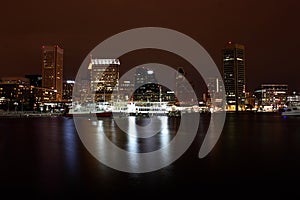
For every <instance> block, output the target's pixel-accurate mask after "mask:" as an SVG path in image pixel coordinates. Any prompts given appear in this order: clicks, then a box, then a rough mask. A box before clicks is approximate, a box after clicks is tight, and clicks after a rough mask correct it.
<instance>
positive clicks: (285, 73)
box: [0, 0, 300, 91]
mask: <svg viewBox="0 0 300 200" xmlns="http://www.w3.org/2000/svg"><path fill="white" fill-rule="evenodd" d="M299 9H300V3H299V1H298V0H286V1H277V0H226V1H223V0H206V1H202V0H192V1H189V0H187V1H179V0H164V1H162V0H152V1H141V0H84V1H74V0H72V1H63V0H51V1H41V0H27V1H23V0H19V1H4V2H1V12H0V15H1V18H0V21H1V23H0V26H1V32H0V41H1V42H0V55H1V60H0V66H1V68H0V77H3V76H23V75H25V74H41V46H42V45H47V44H58V45H59V46H60V47H62V48H63V49H64V77H65V79H74V78H75V75H76V73H77V70H78V68H79V67H80V65H81V62H82V61H83V59H84V58H85V57H86V56H87V55H88V53H89V52H90V51H91V50H92V49H93V48H94V47H95V46H96V45H97V44H99V43H100V42H102V41H103V40H105V39H106V38H108V37H110V36H112V35H114V34H117V33H119V32H121V31H125V30H127V29H132V28H137V27H146V26H156V27H165V28H170V29H174V30H177V31H180V32H182V33H184V34H186V35H188V36H190V37H192V38H193V39H195V40H196V41H197V42H198V43H199V44H201V45H202V46H203V47H204V48H205V49H206V50H207V51H208V53H209V54H210V55H211V57H212V58H213V60H214V61H215V63H216V64H217V66H218V67H219V68H220V69H221V49H222V48H223V47H224V45H225V44H226V42H227V41H232V42H236V43H241V44H244V45H245V48H246V59H247V61H246V76H247V86H246V87H247V90H253V89H254V88H256V87H258V86H259V85H260V84H262V83H287V84H289V88H290V89H291V90H294V89H295V90H298V91H300V85H299V84H298V83H299V80H300V76H299V68H300V62H299V52H300V51H299V47H300V39H299V37H300V28H299V19H300V12H299ZM135 59H139V58H137V57H135ZM146 60H147V59H145V58H143V61H146ZM132 63H135V61H133V62H132ZM128 64H131V63H130V62H128V63H127V65H128ZM173 64H174V65H180V64H178V63H175V61H174V63H173ZM173 67H176V66H173Z"/></svg>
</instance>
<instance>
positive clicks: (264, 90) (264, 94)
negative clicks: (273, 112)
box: [254, 84, 288, 109]
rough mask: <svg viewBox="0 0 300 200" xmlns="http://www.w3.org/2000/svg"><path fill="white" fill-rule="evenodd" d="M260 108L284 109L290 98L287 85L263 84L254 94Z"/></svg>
mask: <svg viewBox="0 0 300 200" xmlns="http://www.w3.org/2000/svg"><path fill="white" fill-rule="evenodd" d="M254 95H255V97H256V104H257V105H258V107H260V106H262V107H264V106H272V107H273V109H280V108H282V107H283V106H284V105H285V103H286V101H287V97H288V85H287V84H262V85H261V88H260V89H258V90H256V91H255V93H254Z"/></svg>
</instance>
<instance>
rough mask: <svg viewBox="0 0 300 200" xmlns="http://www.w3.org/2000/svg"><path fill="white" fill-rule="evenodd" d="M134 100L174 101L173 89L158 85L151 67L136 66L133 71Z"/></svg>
mask: <svg viewBox="0 0 300 200" xmlns="http://www.w3.org/2000/svg"><path fill="white" fill-rule="evenodd" d="M135 88H136V90H135V91H134V94H133V100H134V101H141V102H162V101H164V102H173V103H174V102H175V95H174V91H171V90H170V89H168V88H166V87H165V86H163V85H160V84H159V83H158V82H157V80H156V77H155V72H154V71H153V70H152V69H147V68H145V67H141V68H137V69H136V73H135Z"/></svg>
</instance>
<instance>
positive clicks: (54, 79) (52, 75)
mask: <svg viewBox="0 0 300 200" xmlns="http://www.w3.org/2000/svg"><path fill="white" fill-rule="evenodd" d="M63 53H64V52H63V49H61V48H60V47H59V46H58V45H54V46H42V59H43V60H42V87H44V88H49V89H52V90H54V91H55V92H56V100H57V101H61V100H62V91H63Z"/></svg>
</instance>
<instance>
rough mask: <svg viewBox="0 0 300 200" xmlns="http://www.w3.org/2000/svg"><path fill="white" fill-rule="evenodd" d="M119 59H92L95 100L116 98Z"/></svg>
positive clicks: (101, 100) (92, 87)
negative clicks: (114, 93) (114, 94)
mask: <svg viewBox="0 0 300 200" xmlns="http://www.w3.org/2000/svg"><path fill="white" fill-rule="evenodd" d="M119 66H120V61H119V59H91V61H90V65H89V67H88V69H89V70H90V86H91V93H92V95H94V101H95V102H105V101H106V102H109V101H112V100H113V99H114V98H118V97H115V96H113V92H114V90H118V86H119Z"/></svg>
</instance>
